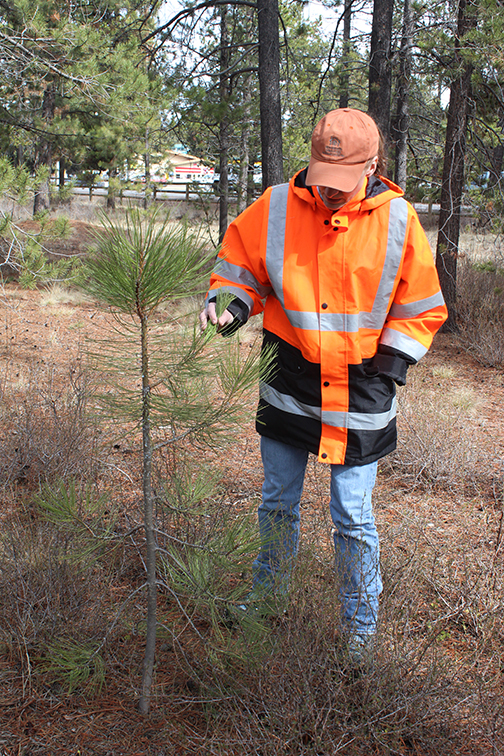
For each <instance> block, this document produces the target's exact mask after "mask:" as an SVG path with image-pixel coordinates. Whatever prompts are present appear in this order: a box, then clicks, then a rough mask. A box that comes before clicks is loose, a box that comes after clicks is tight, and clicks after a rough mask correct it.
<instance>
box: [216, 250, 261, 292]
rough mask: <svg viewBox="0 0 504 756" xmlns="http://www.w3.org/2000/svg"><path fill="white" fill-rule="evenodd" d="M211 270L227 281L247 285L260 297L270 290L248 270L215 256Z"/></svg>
mask: <svg viewBox="0 0 504 756" xmlns="http://www.w3.org/2000/svg"><path fill="white" fill-rule="evenodd" d="M213 272H214V273H216V274H217V275H218V276H222V278H225V279H226V280H227V281H231V282H232V283H235V284H241V285H242V286H248V287H249V288H250V289H253V290H254V291H255V292H256V294H258V295H259V296H260V297H261V299H264V298H265V297H267V296H268V294H269V293H270V292H271V286H263V285H262V284H260V283H259V281H258V280H257V278H256V277H255V276H254V274H253V273H251V272H250V271H249V270H247V269H246V268H242V267H240V266H239V265H234V264H233V263H230V262H228V261H227V260H222V259H221V258H217V262H216V263H215V266H214V269H213Z"/></svg>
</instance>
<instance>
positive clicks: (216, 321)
mask: <svg viewBox="0 0 504 756" xmlns="http://www.w3.org/2000/svg"><path fill="white" fill-rule="evenodd" d="M199 319H200V326H201V330H202V331H204V330H205V328H206V327H207V323H208V321H210V323H213V325H216V326H217V330H218V331H220V330H221V328H224V326H226V325H228V323H231V321H232V320H233V315H232V314H231V313H230V312H229V310H224V312H223V313H222V315H221V316H220V318H218V317H217V311H216V309H215V302H209V303H208V304H207V306H206V307H205V309H204V310H203V312H201V313H200V316H199Z"/></svg>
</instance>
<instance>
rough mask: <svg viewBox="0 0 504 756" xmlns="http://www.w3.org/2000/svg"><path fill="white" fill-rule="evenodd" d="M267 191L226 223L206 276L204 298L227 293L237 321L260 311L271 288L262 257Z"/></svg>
mask: <svg viewBox="0 0 504 756" xmlns="http://www.w3.org/2000/svg"><path fill="white" fill-rule="evenodd" d="M270 193H271V190H267V191H266V192H265V193H264V194H263V195H262V196H261V197H259V199H258V200H256V201H255V202H254V203H252V205H250V206H249V207H248V208H247V209H246V210H244V212H243V213H241V214H240V215H239V216H238V217H237V218H236V219H235V220H234V221H233V222H232V223H231V224H230V226H229V228H228V230H227V232H226V234H225V236H224V240H223V242H222V248H221V250H220V252H219V254H218V256H217V260H216V262H215V266H214V269H213V271H212V275H211V277H210V288H209V291H208V294H207V301H212V300H213V299H215V298H216V296H217V292H224V293H227V294H231V295H232V296H233V297H234V300H233V302H232V306H233V307H234V310H235V311H236V313H237V314H238V316H239V319H240V321H241V322H240V325H241V324H243V323H244V322H246V321H247V320H248V318H249V317H250V316H251V315H257V314H258V313H260V312H262V310H263V308H264V300H265V298H266V297H267V296H268V294H269V293H270V291H271V284H270V282H269V279H268V274H267V272H266V261H265V259H264V257H265V254H264V250H265V247H266V242H265V237H266V234H267V216H268V209H269V197H270ZM233 314H235V312H233Z"/></svg>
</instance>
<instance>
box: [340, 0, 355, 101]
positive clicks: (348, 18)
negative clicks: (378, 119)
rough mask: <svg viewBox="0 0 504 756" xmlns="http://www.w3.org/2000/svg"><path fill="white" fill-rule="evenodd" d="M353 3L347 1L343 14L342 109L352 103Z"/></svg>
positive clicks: (350, 0) (351, 0)
mask: <svg viewBox="0 0 504 756" xmlns="http://www.w3.org/2000/svg"><path fill="white" fill-rule="evenodd" d="M352 3H353V0H345V10H344V12H343V53H342V56H341V74H340V77H339V88H340V98H339V106H340V108H348V103H349V102H350V74H349V71H348V66H349V63H350V34H351V31H352Z"/></svg>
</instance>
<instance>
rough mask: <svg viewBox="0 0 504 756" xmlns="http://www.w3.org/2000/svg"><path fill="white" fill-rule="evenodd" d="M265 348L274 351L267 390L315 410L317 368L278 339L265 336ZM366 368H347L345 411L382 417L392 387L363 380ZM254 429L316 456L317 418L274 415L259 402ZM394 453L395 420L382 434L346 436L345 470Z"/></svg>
mask: <svg viewBox="0 0 504 756" xmlns="http://www.w3.org/2000/svg"><path fill="white" fill-rule="evenodd" d="M270 344H274V345H275V347H276V356H275V359H274V361H273V365H272V377H271V378H270V379H269V380H268V385H270V386H271V387H272V388H274V389H275V390H276V391H278V392H279V393H281V394H285V395H287V396H291V397H293V398H294V399H296V400H298V401H299V402H302V403H303V404H305V405H309V406H313V407H320V406H321V403H322V394H321V373H320V365H319V364H318V363H313V362H309V361H308V360H306V359H305V358H304V357H303V355H302V354H301V352H300V351H299V349H296V348H295V347H293V346H291V345H290V344H288V343H287V342H285V341H284V340H283V339H281V338H280V337H279V336H276V335H275V334H273V333H271V332H269V331H264V341H263V345H265V346H267V345H270ZM367 362H370V360H365V361H364V363H363V364H360V365H349V366H348V381H349V411H350V412H358V413H360V412H362V413H366V414H379V413H383V412H387V411H388V410H390V408H391V406H392V401H393V399H394V396H395V384H394V382H393V381H392V380H391V379H390V378H388V377H387V376H384V375H376V376H372V377H370V376H368V375H366V373H365V371H364V368H365V365H366V364H367ZM256 429H257V432H258V433H259V434H261V435H263V436H267V437H268V438H272V439H274V440H276V441H281V442H282V443H285V444H289V445H290V446H295V447H297V448H301V449H306V450H307V451H310V452H312V453H313V454H318V451H319V445H320V436H321V432H322V423H321V422H320V420H317V419H316V418H311V417H306V416H304V415H298V414H295V413H291V412H287V411H284V410H281V409H278V408H276V407H273V406H272V405H270V404H269V403H268V402H266V401H265V400H264V399H260V401H259V407H258V412H257V421H256ZM395 447H396V421H395V418H393V419H392V420H391V421H390V422H389V423H388V425H387V427H385V428H380V429H377V430H349V431H348V441H347V451H346V456H345V464H347V465H365V464H370V463H371V462H374V461H375V460H377V459H379V458H380V457H383V456H385V455H386V454H389V453H390V452H391V451H393V450H394V449H395Z"/></svg>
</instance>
